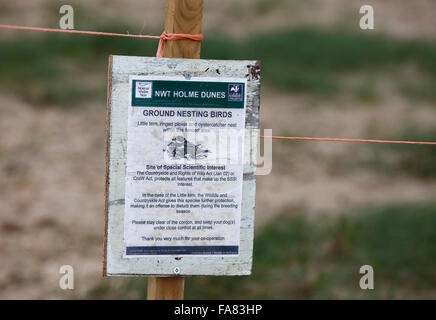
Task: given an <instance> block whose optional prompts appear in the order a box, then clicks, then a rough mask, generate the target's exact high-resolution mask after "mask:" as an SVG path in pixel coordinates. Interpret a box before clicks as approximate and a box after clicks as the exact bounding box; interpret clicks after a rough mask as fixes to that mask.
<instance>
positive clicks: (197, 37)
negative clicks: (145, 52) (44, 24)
mask: <svg viewBox="0 0 436 320" xmlns="http://www.w3.org/2000/svg"><path fill="white" fill-rule="evenodd" d="M0 29H8V30H25V31H43V32H59V33H74V34H89V35H95V36H110V37H127V38H147V39H159V46H158V48H157V53H156V57H159V58H161V57H162V56H163V47H164V43H165V41H167V40H184V39H189V40H194V41H203V35H201V34H184V33H167V32H165V31H164V32H162V34H161V35H160V36H150V35H141V34H122V33H111V32H98V31H80V30H64V29H52V28H39V27H24V26H13V25H7V24H0Z"/></svg>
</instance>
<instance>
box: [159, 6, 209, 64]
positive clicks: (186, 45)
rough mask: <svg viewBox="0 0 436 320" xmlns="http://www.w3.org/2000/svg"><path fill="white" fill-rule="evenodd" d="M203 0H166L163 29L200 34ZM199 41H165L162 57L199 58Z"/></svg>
mask: <svg viewBox="0 0 436 320" xmlns="http://www.w3.org/2000/svg"><path fill="white" fill-rule="evenodd" d="M202 17H203V0H167V10H166V17H165V31H166V32H168V33H185V34H200V33H201V21H202ZM200 47H201V43H200V42H198V41H194V40H177V41H167V42H166V43H165V47H164V57H167V58H193V59H199V58H200Z"/></svg>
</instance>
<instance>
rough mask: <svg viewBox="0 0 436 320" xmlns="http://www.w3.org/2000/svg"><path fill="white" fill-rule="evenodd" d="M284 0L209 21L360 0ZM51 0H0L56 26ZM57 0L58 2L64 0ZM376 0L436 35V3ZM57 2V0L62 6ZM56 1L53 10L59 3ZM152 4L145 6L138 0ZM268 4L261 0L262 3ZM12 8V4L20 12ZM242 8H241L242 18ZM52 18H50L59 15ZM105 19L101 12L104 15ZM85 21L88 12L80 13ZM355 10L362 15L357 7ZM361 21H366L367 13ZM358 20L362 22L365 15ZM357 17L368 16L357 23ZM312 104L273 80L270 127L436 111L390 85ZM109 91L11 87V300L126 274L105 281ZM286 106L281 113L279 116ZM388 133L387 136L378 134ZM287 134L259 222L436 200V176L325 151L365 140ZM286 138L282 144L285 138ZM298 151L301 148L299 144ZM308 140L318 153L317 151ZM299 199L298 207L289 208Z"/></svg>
mask: <svg viewBox="0 0 436 320" xmlns="http://www.w3.org/2000/svg"><path fill="white" fill-rule="evenodd" d="M261 2H262V1H258V2H256V3H258V6H259V7H260V8H263V7H262V5H261ZM276 2H277V3H282V4H283V6H280V5H277V7H274V6H272V8H268V9H262V10H268V12H266V13H264V14H259V12H257V11H256V10H255V9H253V8H251V7H250V6H248V5H247V4H248V3H253V1H252V0H250V1H248V0H241V1H238V2H237V4H235V2H234V1H223V0H207V1H206V4H205V18H204V21H205V30H213V29H221V26H222V25H226V29H225V30H224V31H227V32H232V33H233V32H234V33H235V34H239V33H241V30H246V32H252V31H253V30H259V28H260V27H262V28H263V29H264V28H269V27H271V28H272V27H277V26H293V25H301V24H305V23H312V24H313V23H315V24H321V25H332V24H335V23H338V22H340V20H341V19H343V16H344V12H357V11H356V8H358V7H359V6H360V1H354V0H350V1H344V0H343V1H339V0H327V1H318V0H313V1H307V4H306V1H305V2H304V3H305V4H304V5H303V4H300V2H296V1H271V3H276ZM46 3H47V1H42V0H33V1H32V2H28V1H15V2H11V1H6V0H0V21H1V23H11V24H25V25H38V26H47V23H46V21H48V20H47V19H49V18H50V17H51V18H52V17H53V14H52V13H47V9H46V8H48V7H47V4H46ZM52 3H53V1H52ZM76 3H77V5H81V6H86V7H87V6H89V8H90V11H91V12H97V9H96V8H99V11H98V12H99V14H101V17H102V19H103V17H104V19H106V18H107V17H111V16H112V17H114V15H113V13H114V12H116V13H117V14H118V15H120V16H123V17H126V19H128V20H130V21H131V22H132V23H133V24H134V25H137V26H138V30H130V31H131V33H136V32H138V33H139V32H141V29H142V30H143V33H147V30H148V29H153V30H156V29H159V27H158V26H159V25H161V24H163V10H164V2H163V1H161V0H159V1H157V0H153V1H139V0H126V1H123V5H122V6H121V5H119V2H116V1H114V0H106V1H93V2H92V4H89V2H87V1H71V4H73V5H75V4H76ZM365 3H369V4H371V3H374V5H375V6H376V19H377V16H379V15H382V14H383V19H378V20H376V28H383V31H384V30H386V32H388V33H393V34H395V35H401V36H430V37H434V36H435V35H436V28H434V22H435V20H434V8H435V6H434V4H435V2H434V1H431V0H428V1H426V0H418V1H394V0H391V1H388V0H385V1H365ZM52 7H53V6H52ZM52 7H51V8H52ZM140 7H142V8H144V9H143V10H137V8H140ZM257 10H259V9H257ZM11 12H12V13H11ZM241 16H242V18H237V17H241ZM51 18H50V19H51ZM99 18H100V16H99ZM76 19H77V25H80V23H79V22H80V18H79V17H77V18H76ZM347 19H351V18H350V16H349V15H348V16H347V18H346V20H347ZM356 21H357V20H356ZM353 23H354V22H353ZM356 23H357V22H356ZM339 103H340V104H341V106H340V107H338V106H337V104H338V102H322V101H320V102H317V103H316V104H317V105H315V106H313V105H309V103H308V102H307V99H306V98H305V97H296V96H290V95H283V94H279V93H277V92H275V91H274V90H273V89H272V88H267V87H263V88H262V102H261V105H262V109H261V126H262V128H273V133H277V134H282V133H289V132H292V133H295V134H297V133H298V135H302V136H304V135H307V136H329V137H349V138H358V137H365V138H373V137H368V136H367V134H368V132H369V128H372V127H374V126H375V127H380V128H383V130H384V132H390V131H392V130H394V129H395V128H398V127H401V126H402V125H406V124H419V125H420V126H422V127H428V128H431V127H434V124H435V123H436V109H435V108H434V106H432V105H427V104H421V105H419V106H416V105H412V104H411V103H409V102H407V101H405V100H403V99H402V98H401V97H398V96H396V95H392V94H389V95H388V98H385V99H382V101H380V102H377V105H376V106H374V105H370V104H368V105H365V104H363V103H361V102H356V101H352V100H347V99H344V100H343V101H340V102H339ZM105 112H106V111H105V101H101V103H100V104H98V105H85V106H83V107H81V108H80V109H76V110H72V111H65V110H61V109H60V108H59V109H57V108H50V109H44V108H37V107H34V106H31V105H28V104H26V103H24V102H23V101H22V100H21V99H20V98H18V97H15V96H11V95H10V94H8V93H6V92H0V203H1V205H0V234H1V241H0V267H1V272H0V299H5V298H9V299H10V298H19V299H22V298H65V297H74V298H78V297H84V296H87V294H89V292H90V291H91V290H93V289H94V288H95V287H96V286H98V285H101V284H102V283H105V284H106V283H109V284H110V285H111V286H116V285H117V284H119V283H120V282H122V281H123V280H116V279H115V280H114V279H110V280H109V279H105V280H102V278H101V273H102V257H103V228H104V218H103V208H104V174H105V154H104V150H105V145H104V144H105V116H106V113H105ZM278 115H280V116H278ZM378 138H381V137H378ZM295 143H296V142H289V143H288V144H285V146H286V147H282V146H283V144H281V145H280V148H287V149H286V150H287V151H286V152H285V153H284V156H287V155H290V154H291V155H292V156H293V157H294V160H293V161H292V163H291V164H289V166H287V165H283V164H280V163H281V158H280V157H282V156H283V155H281V154H280V153H279V154H278V157H279V158H277V157H275V158H273V163H274V165H273V171H272V173H271V174H270V175H268V176H260V177H258V180H257V181H258V189H257V198H256V206H257V207H256V227H257V228H261V227H262V225H264V224H265V223H266V222H267V221H269V220H270V219H271V218H273V217H274V216H276V215H277V214H280V213H281V212H282V211H284V210H286V209H288V211H289V212H291V213H292V208H295V207H304V208H307V209H308V210H309V211H310V212H315V213H316V212H319V211H322V212H327V213H335V212H339V211H340V210H342V209H344V208H347V207H353V206H356V205H367V204H383V203H391V202H395V201H400V200H401V201H421V200H422V201H425V200H433V199H434V195H435V192H436V182H435V181H428V182H424V181H422V180H419V179H415V178H411V177H408V176H401V175H400V176H395V177H393V178H389V179H388V178H386V177H383V176H380V175H378V174H377V173H376V172H373V171H368V170H365V169H358V170H355V171H353V172H352V173H347V174H337V173H334V172H331V170H329V167H328V166H327V165H326V164H325V161H324V159H329V158H331V157H336V156H338V155H343V156H347V154H348V153H350V152H353V150H355V149H353V148H354V147H353V146H350V145H346V144H338V143H330V144H320V143H311V144H309V143H304V145H303V147H302V146H301V143H300V142H298V144H300V145H299V146H298V147H296V145H295ZM273 146H274V148H277V146H279V145H278V144H277V142H274V143H273ZM294 150H295V153H294ZM308 150H309V151H310V152H308ZM289 208H290V209H289ZM66 264H68V265H72V266H73V267H74V268H75V277H76V289H75V290H74V292H73V293H70V292H65V291H63V290H61V289H59V286H58V281H59V278H60V275H59V268H60V266H61V265H66Z"/></svg>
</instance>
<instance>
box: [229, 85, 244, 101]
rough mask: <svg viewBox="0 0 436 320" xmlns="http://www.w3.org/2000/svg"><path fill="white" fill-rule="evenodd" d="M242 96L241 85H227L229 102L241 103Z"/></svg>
mask: <svg viewBox="0 0 436 320" xmlns="http://www.w3.org/2000/svg"><path fill="white" fill-rule="evenodd" d="M243 94H244V87H243V85H242V84H241V83H231V84H229V93H228V100H229V101H242V99H243Z"/></svg>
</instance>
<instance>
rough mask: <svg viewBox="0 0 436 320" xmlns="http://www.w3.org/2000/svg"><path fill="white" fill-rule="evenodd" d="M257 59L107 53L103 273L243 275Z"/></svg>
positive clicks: (249, 238) (248, 250)
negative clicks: (110, 54)
mask: <svg viewBox="0 0 436 320" xmlns="http://www.w3.org/2000/svg"><path fill="white" fill-rule="evenodd" d="M259 87H260V68H259V64H258V63H257V62H256V61H219V60H194V59H166V58H145V57H127V56H111V57H110V61H109V86H108V91H109V92H108V95H109V97H108V144H107V182H106V240H105V266H104V272H105V274H106V275H163V276H165V275H168V276H174V275H244V274H250V272H251V264H252V248H253V226H254V203H255V201H254V198H255V162H256V156H257V145H258V111H259Z"/></svg>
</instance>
